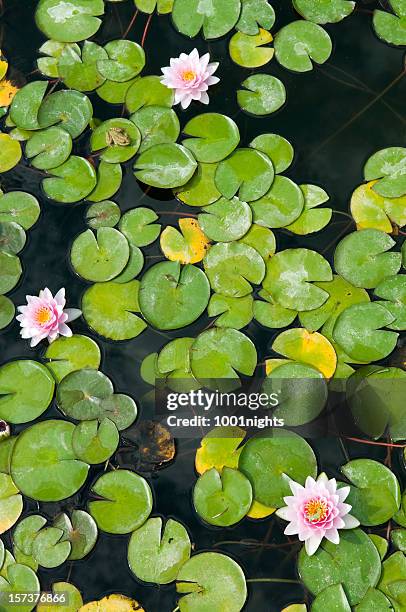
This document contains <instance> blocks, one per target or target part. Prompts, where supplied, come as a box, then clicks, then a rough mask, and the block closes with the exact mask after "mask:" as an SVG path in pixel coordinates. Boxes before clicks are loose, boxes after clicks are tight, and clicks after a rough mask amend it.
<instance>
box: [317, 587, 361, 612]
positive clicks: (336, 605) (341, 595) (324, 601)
mask: <svg viewBox="0 0 406 612" xmlns="http://www.w3.org/2000/svg"><path fill="white" fill-rule="evenodd" d="M334 609H336V610H340V612H351V607H350V604H349V603H348V599H347V596H346V594H345V591H344V589H343V587H342V585H341V584H331V585H330V586H328V587H327V588H326V589H324V590H323V591H321V592H320V593H318V595H317V597H316V598H315V600H314V601H313V603H312V612H322V611H323V610H334Z"/></svg>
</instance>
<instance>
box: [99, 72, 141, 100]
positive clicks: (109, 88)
mask: <svg viewBox="0 0 406 612" xmlns="http://www.w3.org/2000/svg"><path fill="white" fill-rule="evenodd" d="M138 80H139V77H138V76H136V77H134V78H133V79H130V80H129V81H124V83H118V82H117V81H110V80H108V79H106V81H105V82H104V83H103V85H101V86H100V87H98V88H97V90H96V91H97V95H98V96H99V97H100V98H101V99H102V100H104V101H105V102H108V103H109V104H124V102H125V99H126V95H127V92H128V91H129V90H130V87H131V86H132V85H133V84H134V83H135V82H136V81H138Z"/></svg>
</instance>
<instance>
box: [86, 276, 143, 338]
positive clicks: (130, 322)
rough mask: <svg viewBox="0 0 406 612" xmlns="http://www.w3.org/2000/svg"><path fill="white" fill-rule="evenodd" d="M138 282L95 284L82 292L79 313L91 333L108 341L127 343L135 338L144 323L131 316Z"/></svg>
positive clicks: (136, 301)
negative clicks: (91, 329)
mask: <svg viewBox="0 0 406 612" xmlns="http://www.w3.org/2000/svg"><path fill="white" fill-rule="evenodd" d="M138 290H139V282H138V281H136V280H133V281H130V282H128V283H123V284H120V283H115V282H108V283H96V284H95V285H93V286H92V287H89V288H88V289H86V291H85V293H84V295H83V298H82V311H83V316H84V317H85V319H86V321H87V323H88V325H90V327H92V328H93V329H94V331H95V332H97V333H98V334H100V335H101V336H104V337H105V338H110V339H111V340H129V339H131V338H135V337H136V336H138V335H139V334H140V333H141V332H142V331H143V330H144V329H145V328H146V326H147V325H146V323H145V322H144V321H143V320H142V319H140V317H138V316H137V315H135V314H134V313H136V312H140V307H139V304H138Z"/></svg>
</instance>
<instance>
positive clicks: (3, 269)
mask: <svg viewBox="0 0 406 612" xmlns="http://www.w3.org/2000/svg"><path fill="white" fill-rule="evenodd" d="M21 273H22V268H21V262H20V260H19V258H18V257H17V256H16V255H11V254H10V253H5V252H4V251H0V295H2V294H3V293H7V292H8V291H11V290H12V289H14V287H15V286H16V284H17V283H18V281H19V280H20V276H21Z"/></svg>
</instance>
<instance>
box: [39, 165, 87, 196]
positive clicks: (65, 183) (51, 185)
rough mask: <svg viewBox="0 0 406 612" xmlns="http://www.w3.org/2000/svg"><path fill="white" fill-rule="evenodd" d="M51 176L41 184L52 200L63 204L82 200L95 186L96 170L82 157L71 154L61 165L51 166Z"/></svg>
mask: <svg viewBox="0 0 406 612" xmlns="http://www.w3.org/2000/svg"><path fill="white" fill-rule="evenodd" d="M51 174H52V176H53V178H46V179H44V180H43V181H42V186H43V188H44V191H45V193H46V195H47V196H48V197H49V198H51V199H52V200H56V201H57V202H61V203H64V204H70V203H73V202H79V201H80V200H83V199H84V198H85V197H86V196H87V195H89V193H90V192H91V191H93V189H94V188H95V186H96V172H95V170H94V168H93V166H92V165H91V164H90V163H89V162H88V161H87V160H86V159H84V158H83V157H77V156H76V155H71V157H70V158H69V159H68V161H66V162H65V163H64V164H62V165H61V166H58V167H57V168H53V169H52V172H51Z"/></svg>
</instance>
